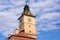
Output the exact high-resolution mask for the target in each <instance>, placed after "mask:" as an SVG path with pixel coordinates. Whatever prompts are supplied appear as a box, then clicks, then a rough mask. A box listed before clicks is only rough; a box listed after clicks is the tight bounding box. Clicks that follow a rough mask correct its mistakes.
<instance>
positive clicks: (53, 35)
mask: <svg viewBox="0 0 60 40" xmlns="http://www.w3.org/2000/svg"><path fill="white" fill-rule="evenodd" d="M26 1H27V0H0V40H5V39H6V38H7V37H8V35H9V34H11V35H12V34H14V31H15V29H16V28H18V27H19V23H18V22H19V21H18V17H20V16H21V14H22V12H23V8H24V6H25V4H26ZM27 3H28V5H29V7H30V11H31V13H32V14H33V15H34V16H36V19H35V20H36V22H35V23H36V32H37V40H60V0H28V1H27Z"/></svg>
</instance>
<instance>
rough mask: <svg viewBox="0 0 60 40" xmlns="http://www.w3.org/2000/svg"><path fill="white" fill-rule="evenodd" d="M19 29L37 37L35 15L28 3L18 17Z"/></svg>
mask: <svg viewBox="0 0 60 40" xmlns="http://www.w3.org/2000/svg"><path fill="white" fill-rule="evenodd" d="M18 20H19V31H20V32H24V33H26V34H28V36H30V37H33V38H36V29H35V16H33V15H32V13H31V12H30V7H29V6H28V5H27V4H26V5H25V6H24V10H23V13H22V15H21V16H20V17H19V18H18Z"/></svg>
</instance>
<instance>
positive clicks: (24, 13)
mask: <svg viewBox="0 0 60 40" xmlns="http://www.w3.org/2000/svg"><path fill="white" fill-rule="evenodd" d="M23 15H26V16H31V17H35V16H33V15H32V13H31V12H30V7H29V6H28V4H27V3H26V5H25V6H24V10H23V13H22V15H21V16H20V17H19V18H18V20H19V19H20V18H21V17H22V16H23Z"/></svg>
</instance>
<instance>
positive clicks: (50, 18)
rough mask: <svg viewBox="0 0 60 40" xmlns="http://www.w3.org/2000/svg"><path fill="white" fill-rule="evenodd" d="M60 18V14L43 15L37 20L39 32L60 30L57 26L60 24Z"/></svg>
mask: <svg viewBox="0 0 60 40" xmlns="http://www.w3.org/2000/svg"><path fill="white" fill-rule="evenodd" d="M59 17H60V13H57V12H53V13H48V14H43V15H41V17H40V18H39V20H37V30H41V31H49V30H56V29H60V27H58V26H56V24H58V23H60V19H59ZM38 22H39V24H38Z"/></svg>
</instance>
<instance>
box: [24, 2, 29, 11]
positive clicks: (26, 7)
mask: <svg viewBox="0 0 60 40" xmlns="http://www.w3.org/2000/svg"><path fill="white" fill-rule="evenodd" d="M25 10H28V11H30V7H29V6H28V5H27V3H26V5H25V6H24V11H25Z"/></svg>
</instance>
